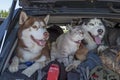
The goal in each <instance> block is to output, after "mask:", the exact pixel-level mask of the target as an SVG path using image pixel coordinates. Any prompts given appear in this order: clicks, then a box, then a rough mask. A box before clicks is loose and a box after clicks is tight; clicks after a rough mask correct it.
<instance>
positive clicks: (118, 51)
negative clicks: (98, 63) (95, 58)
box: [99, 46, 120, 74]
mask: <svg viewBox="0 0 120 80" xmlns="http://www.w3.org/2000/svg"><path fill="white" fill-rule="evenodd" d="M99 55H100V58H101V60H102V63H103V65H105V66H107V67H108V68H110V69H111V70H114V71H115V72H117V73H119V74H120V64H119V62H120V46H116V47H114V48H107V49H105V50H104V51H103V52H101V53H100V54H99Z"/></svg>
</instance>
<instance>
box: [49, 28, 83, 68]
mask: <svg viewBox="0 0 120 80" xmlns="http://www.w3.org/2000/svg"><path fill="white" fill-rule="evenodd" d="M83 38H84V33H83V31H82V30H81V28H80V26H74V27H70V30H69V31H68V32H66V33H64V34H62V35H60V36H59V37H58V38H57V40H56V42H53V43H52V48H51V59H52V60H55V59H57V60H58V61H60V62H63V63H64V65H65V66H68V65H69V64H70V62H72V61H70V59H71V60H72V59H73V56H74V54H75V52H76V50H77V49H78V48H79V45H80V44H81V40H83Z"/></svg>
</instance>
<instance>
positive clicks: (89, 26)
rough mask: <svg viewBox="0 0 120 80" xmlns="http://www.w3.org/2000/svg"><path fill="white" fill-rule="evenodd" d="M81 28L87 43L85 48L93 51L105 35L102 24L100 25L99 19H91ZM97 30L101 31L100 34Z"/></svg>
mask: <svg viewBox="0 0 120 80" xmlns="http://www.w3.org/2000/svg"><path fill="white" fill-rule="evenodd" d="M82 28H83V30H84V32H85V38H84V39H85V41H86V42H87V45H86V47H87V48H88V49H89V50H92V49H95V48H96V47H97V46H98V43H100V41H101V40H102V38H103V36H104V34H105V26H104V24H103V23H102V21H101V20H100V19H97V18H93V19H90V21H89V22H88V23H83V25H82ZM99 30H102V33H101V34H100V33H99ZM88 32H89V33H90V34H91V35H92V36H91V35H90V34H89V33H88ZM93 38H94V39H93ZM95 40H96V41H95ZM97 41H98V42H97Z"/></svg>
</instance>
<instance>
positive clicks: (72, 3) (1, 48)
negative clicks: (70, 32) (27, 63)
mask: <svg viewBox="0 0 120 80" xmlns="http://www.w3.org/2000/svg"><path fill="white" fill-rule="evenodd" d="M17 1H18V0H13V3H12V4H11V10H10V14H9V16H8V18H6V19H5V20H4V21H3V22H2V24H1V26H0V80H42V79H41V78H40V76H39V74H41V71H40V70H39V71H37V72H36V73H35V74H34V75H32V76H31V77H30V78H28V77H26V76H25V75H22V74H21V70H22V69H24V66H22V67H21V70H20V71H19V72H16V73H10V72H9V71H8V69H7V67H8V65H9V62H10V61H11V58H12V57H13V55H14V54H15V48H16V45H17V31H18V28H19V25H18V20H19V17H18V16H19V15H20V12H21V11H22V10H23V11H25V12H26V13H27V14H28V15H30V16H39V17H44V16H46V15H47V14H49V15H50V20H49V23H48V26H51V25H59V26H67V25H68V24H71V21H75V22H77V21H78V20H80V19H82V18H94V17H97V18H102V19H104V21H105V22H107V26H109V27H114V26H116V25H117V26H118V29H119V28H120V0H19V5H20V6H21V8H18V9H15V5H16V2H17ZM65 28H66V29H67V27H65ZM111 74H115V75H116V76H117V78H116V76H115V79H114V78H113V79H112V78H111V80H120V74H117V73H112V71H111ZM112 77H113V76H112ZM43 80H47V79H43ZM84 80H85V79H84ZM91 80H97V79H91ZM99 80H102V79H99ZM105 80H110V79H107V78H106V79H105Z"/></svg>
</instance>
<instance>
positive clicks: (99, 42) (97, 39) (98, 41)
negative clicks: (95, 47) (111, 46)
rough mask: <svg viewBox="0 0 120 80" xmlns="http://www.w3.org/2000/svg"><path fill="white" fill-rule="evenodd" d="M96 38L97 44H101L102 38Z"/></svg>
mask: <svg viewBox="0 0 120 80" xmlns="http://www.w3.org/2000/svg"><path fill="white" fill-rule="evenodd" d="M94 38H95V42H96V44H101V39H100V37H98V36H95V37H94Z"/></svg>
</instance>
